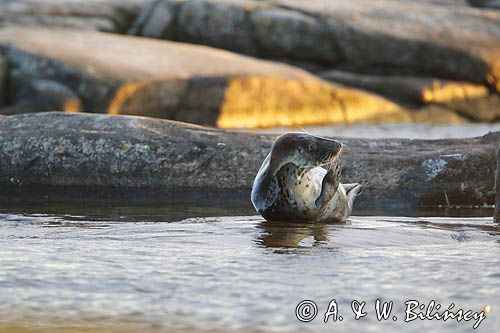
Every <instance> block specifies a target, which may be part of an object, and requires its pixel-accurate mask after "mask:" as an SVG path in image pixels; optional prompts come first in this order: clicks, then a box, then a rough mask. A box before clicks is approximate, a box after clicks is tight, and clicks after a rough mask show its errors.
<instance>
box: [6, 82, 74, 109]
mask: <svg viewBox="0 0 500 333" xmlns="http://www.w3.org/2000/svg"><path fill="white" fill-rule="evenodd" d="M18 88H19V92H18V93H17V94H16V95H15V96H14V97H13V98H14V105H12V106H10V107H7V108H3V109H2V108H0V113H3V114H15V113H28V112H33V110H35V111H36V112H41V111H57V110H61V111H66V112H80V111H82V103H81V101H80V98H78V96H77V95H76V94H75V92H74V91H73V90H71V89H70V88H69V87H67V86H65V85H63V84H61V83H59V82H56V81H51V80H42V79H40V80H34V81H31V82H28V83H26V84H25V85H24V86H21V87H18Z"/></svg>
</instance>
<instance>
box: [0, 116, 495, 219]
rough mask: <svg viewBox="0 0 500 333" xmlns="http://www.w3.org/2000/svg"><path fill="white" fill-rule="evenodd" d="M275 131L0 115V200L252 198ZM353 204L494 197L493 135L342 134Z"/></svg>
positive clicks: (244, 201) (452, 201)
mask: <svg viewBox="0 0 500 333" xmlns="http://www.w3.org/2000/svg"><path fill="white" fill-rule="evenodd" d="M274 138H275V137H274V136H269V135H259V134H252V133H242V132H231V131H221V130H216V129H211V128H204V127H200V126H195V125H188V124H183V123H179V122H171V121H167V120H159V119H151V118H143V117H130V116H114V117H112V116H108V115H96V114H65V113H35V114H23V115H15V116H6V117H2V118H0V188H2V191H0V199H1V200H3V201H5V200H18V201H24V200H62V201H71V200H93V201H105V200H107V201H115V202H118V201H119V202H120V203H124V202H140V201H147V202H186V203H191V204H193V203H200V202H209V203H215V202H219V203H225V204H249V197H250V190H251V186H252V182H253V179H254V177H255V174H256V173H257V170H258V168H259V167H260V164H261V162H262V161H263V159H264V157H265V156H266V154H267V153H268V151H269V149H270V146H271V143H272V141H273V139H274ZM340 140H341V141H342V142H343V143H344V145H345V150H344V154H343V157H342V163H343V166H344V170H343V173H342V180H343V181H345V182H351V181H357V182H361V183H363V184H364V185H365V191H364V193H363V195H362V196H360V197H359V201H357V202H356V205H357V206H356V207H357V208H363V207H364V208H367V207H372V208H373V207H377V208H378V209H383V208H387V207H389V208H390V207H392V208H402V207H416V206H436V205H481V204H493V203H494V200H495V199H494V197H495V170H496V162H497V158H496V151H497V149H498V142H499V141H500V133H498V132H497V133H490V134H488V135H486V136H484V137H480V138H472V139H453V140H407V139H382V140H373V139H347V138H342V139H340Z"/></svg>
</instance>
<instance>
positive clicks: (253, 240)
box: [0, 210, 500, 333]
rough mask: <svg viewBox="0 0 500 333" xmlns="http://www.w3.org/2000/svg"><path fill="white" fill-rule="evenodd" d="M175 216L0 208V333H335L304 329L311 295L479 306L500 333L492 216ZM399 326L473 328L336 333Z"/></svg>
mask: <svg viewBox="0 0 500 333" xmlns="http://www.w3.org/2000/svg"><path fill="white" fill-rule="evenodd" d="M191 212H192V211H191ZM226 213H227V212H223V213H222V215H224V214H226ZM176 214H177V215H175V218H173V217H172V215H169V213H168V211H167V210H163V211H162V212H161V213H158V214H153V215H151V216H149V215H148V214H146V212H145V211H144V210H139V211H133V210H131V211H129V212H128V213H125V211H123V210H121V212H119V213H117V211H116V210H112V211H107V210H104V211H100V212H99V214H84V212H81V211H79V212H78V214H54V213H52V214H47V213H46V212H45V213H44V214H38V213H37V214H27V213H23V214H18V213H12V212H8V211H5V210H4V211H3V214H0V253H1V254H2V255H1V256H0V332H11V331H13V332H16V333H17V332H19V333H21V332H24V333H25V332H37V333H40V332H47V333H48V332H61V333H62V332H65V333H66V332H68V333H75V332H96V333H97V332H99V333H101V332H142V333H150V332H170V331H179V330H181V331H185V332H192V331H209V330H212V331H213V330H216V331H235V330H238V331H240V332H241V331H273V332H274V331H282V332H303V331H304V330H308V331H313V332H316V331H318V332H320V331H325V327H326V329H328V330H330V329H333V328H332V326H325V324H324V323H323V322H322V320H321V319H320V318H319V317H320V316H318V318H317V319H316V320H314V321H313V322H310V323H307V325H305V324H301V323H300V322H298V321H297V320H296V318H295V315H294V306H295V305H296V304H298V302H299V301H301V300H303V299H311V300H314V301H316V302H317V303H318V306H319V307H323V306H325V305H327V304H328V302H329V301H330V300H331V299H332V298H335V299H336V300H337V301H338V304H339V307H340V309H341V311H344V313H347V312H348V309H350V301H351V300H352V299H359V300H363V301H367V302H368V303H371V302H373V301H374V300H376V299H377V298H383V299H384V300H393V301H394V302H395V303H394V308H395V310H394V311H396V312H397V313H398V314H399V315H400V314H402V313H404V309H403V305H404V301H405V300H408V299H417V300H420V301H422V302H428V301H429V300H430V299H435V300H436V301H438V302H440V303H441V304H444V305H445V306H448V305H449V304H450V303H452V302H454V303H455V304H456V307H457V308H464V309H473V310H476V311H477V310H479V309H481V308H484V307H485V306H488V305H489V306H491V309H492V310H491V315H488V316H487V318H486V319H485V321H484V322H483V323H482V324H481V328H480V331H484V332H493V331H495V328H497V327H500V316H498V315H497V312H496V311H498V310H497V309H499V308H500V301H499V297H498V295H500V275H499V273H498V267H499V264H500V243H499V240H500V226H499V225H497V224H494V223H493V222H492V219H491V218H489V217H488V218H437V217H434V218H408V217H394V216H393V217H387V216H385V217H377V216H352V217H351V218H350V221H348V222H346V223H338V224H311V223H293V222H266V221H263V220H262V218H261V217H260V216H255V215H254V216H225V217H221V216H218V217H199V216H200V215H198V214H196V216H197V217H194V218H187V219H183V218H181V216H182V215H188V216H189V212H185V211H184V212H183V211H177V212H176ZM176 220H177V221H178V222H171V221H176ZM283 254H286V255H283ZM322 310H324V309H323V308H322ZM89 323H91V324H89ZM408 328H410V329H411V330H412V331H414V332H425V331H441V332H470V331H471V325H470V324H469V323H464V322H461V323H457V322H452V321H448V322H446V323H443V322H436V321H416V322H414V323H411V324H407V323H404V321H403V320H398V321H397V322H394V321H390V322H385V323H383V324H381V323H380V322H378V321H377V320H376V318H375V316H374V315H373V313H371V315H369V316H367V317H366V318H364V320H360V321H356V320H354V319H353V318H351V317H347V316H346V319H345V320H344V321H343V322H342V323H341V324H339V323H336V324H335V327H334V329H335V331H338V332H356V331H384V332H401V331H407V330H408Z"/></svg>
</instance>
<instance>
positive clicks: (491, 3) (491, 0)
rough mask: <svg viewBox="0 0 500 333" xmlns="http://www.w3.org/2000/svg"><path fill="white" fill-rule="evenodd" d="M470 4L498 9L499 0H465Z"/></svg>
mask: <svg viewBox="0 0 500 333" xmlns="http://www.w3.org/2000/svg"><path fill="white" fill-rule="evenodd" d="M467 1H468V2H469V4H471V5H472V6H477V7H482V8H493V9H500V0H467Z"/></svg>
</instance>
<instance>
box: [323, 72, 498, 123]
mask: <svg viewBox="0 0 500 333" xmlns="http://www.w3.org/2000/svg"><path fill="white" fill-rule="evenodd" d="M321 77H323V78H324V79H327V80H329V81H333V82H337V83H341V84H345V85H348V86H352V87H357V88H362V89H366V90H370V91H373V92H376V93H379V94H381V95H384V96H387V97H389V98H392V99H395V100H399V101H406V102H408V101H409V102H413V103H416V104H439V105H442V106H445V107H447V108H449V109H451V110H455V111H456V112H457V113H459V114H461V115H463V116H464V117H467V118H469V119H471V120H475V121H486V122H493V121H496V120H498V119H500V96H499V95H498V94H496V93H491V92H490V91H489V89H488V87H486V86H484V85H480V84H474V83H469V82H457V81H448V80H440V79H437V78H425V77H413V76H381V75H363V74H356V73H350V72H344V71H338V70H332V71H327V72H324V73H322V74H321Z"/></svg>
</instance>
